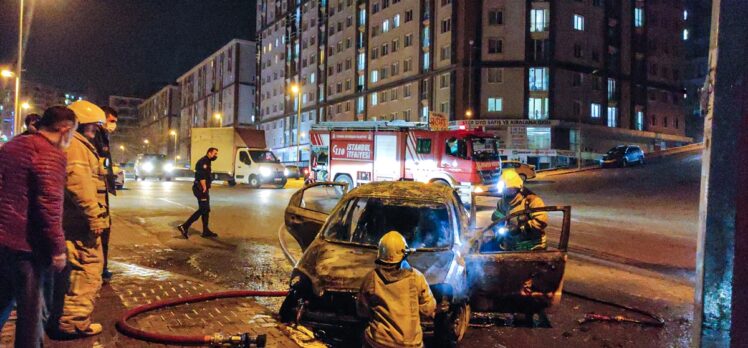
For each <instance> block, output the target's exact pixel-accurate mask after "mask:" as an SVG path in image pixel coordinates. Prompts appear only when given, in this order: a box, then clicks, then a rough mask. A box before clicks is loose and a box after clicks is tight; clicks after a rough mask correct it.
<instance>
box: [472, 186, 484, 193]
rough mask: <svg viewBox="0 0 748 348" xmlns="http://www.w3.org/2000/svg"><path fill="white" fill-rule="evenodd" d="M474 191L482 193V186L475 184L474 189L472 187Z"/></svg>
mask: <svg viewBox="0 0 748 348" xmlns="http://www.w3.org/2000/svg"><path fill="white" fill-rule="evenodd" d="M473 192H474V193H483V188H482V187H480V186H476V187H475V189H473Z"/></svg>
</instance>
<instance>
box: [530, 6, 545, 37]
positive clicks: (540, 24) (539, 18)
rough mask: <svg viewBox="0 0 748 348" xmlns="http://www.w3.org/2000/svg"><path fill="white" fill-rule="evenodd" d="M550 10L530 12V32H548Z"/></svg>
mask: <svg viewBox="0 0 748 348" xmlns="http://www.w3.org/2000/svg"><path fill="white" fill-rule="evenodd" d="M548 17H549V16H548V10H544V9H532V10H530V31H531V32H540V31H546V30H548V19H549V18H548Z"/></svg>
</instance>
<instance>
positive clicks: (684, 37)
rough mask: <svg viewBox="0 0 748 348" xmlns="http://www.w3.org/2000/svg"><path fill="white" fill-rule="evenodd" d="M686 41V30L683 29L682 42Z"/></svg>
mask: <svg viewBox="0 0 748 348" xmlns="http://www.w3.org/2000/svg"><path fill="white" fill-rule="evenodd" d="M686 40H688V29H683V41H686Z"/></svg>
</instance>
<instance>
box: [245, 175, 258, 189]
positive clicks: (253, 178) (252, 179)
mask: <svg viewBox="0 0 748 348" xmlns="http://www.w3.org/2000/svg"><path fill="white" fill-rule="evenodd" d="M247 183H249V186H250V187H252V188H260V179H258V178H257V175H254V174H252V175H250V176H249V179H247Z"/></svg>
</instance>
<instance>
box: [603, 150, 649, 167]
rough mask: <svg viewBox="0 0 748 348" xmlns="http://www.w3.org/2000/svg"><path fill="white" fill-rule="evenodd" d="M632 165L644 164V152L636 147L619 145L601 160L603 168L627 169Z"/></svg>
mask: <svg viewBox="0 0 748 348" xmlns="http://www.w3.org/2000/svg"><path fill="white" fill-rule="evenodd" d="M631 164H644V151H642V149H641V148H640V147H638V146H636V145H618V146H616V147H614V148H612V149H610V150H608V153H607V154H605V156H603V158H602V159H601V160H600V165H601V166H602V167H610V166H618V167H627V166H629V165H631Z"/></svg>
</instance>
